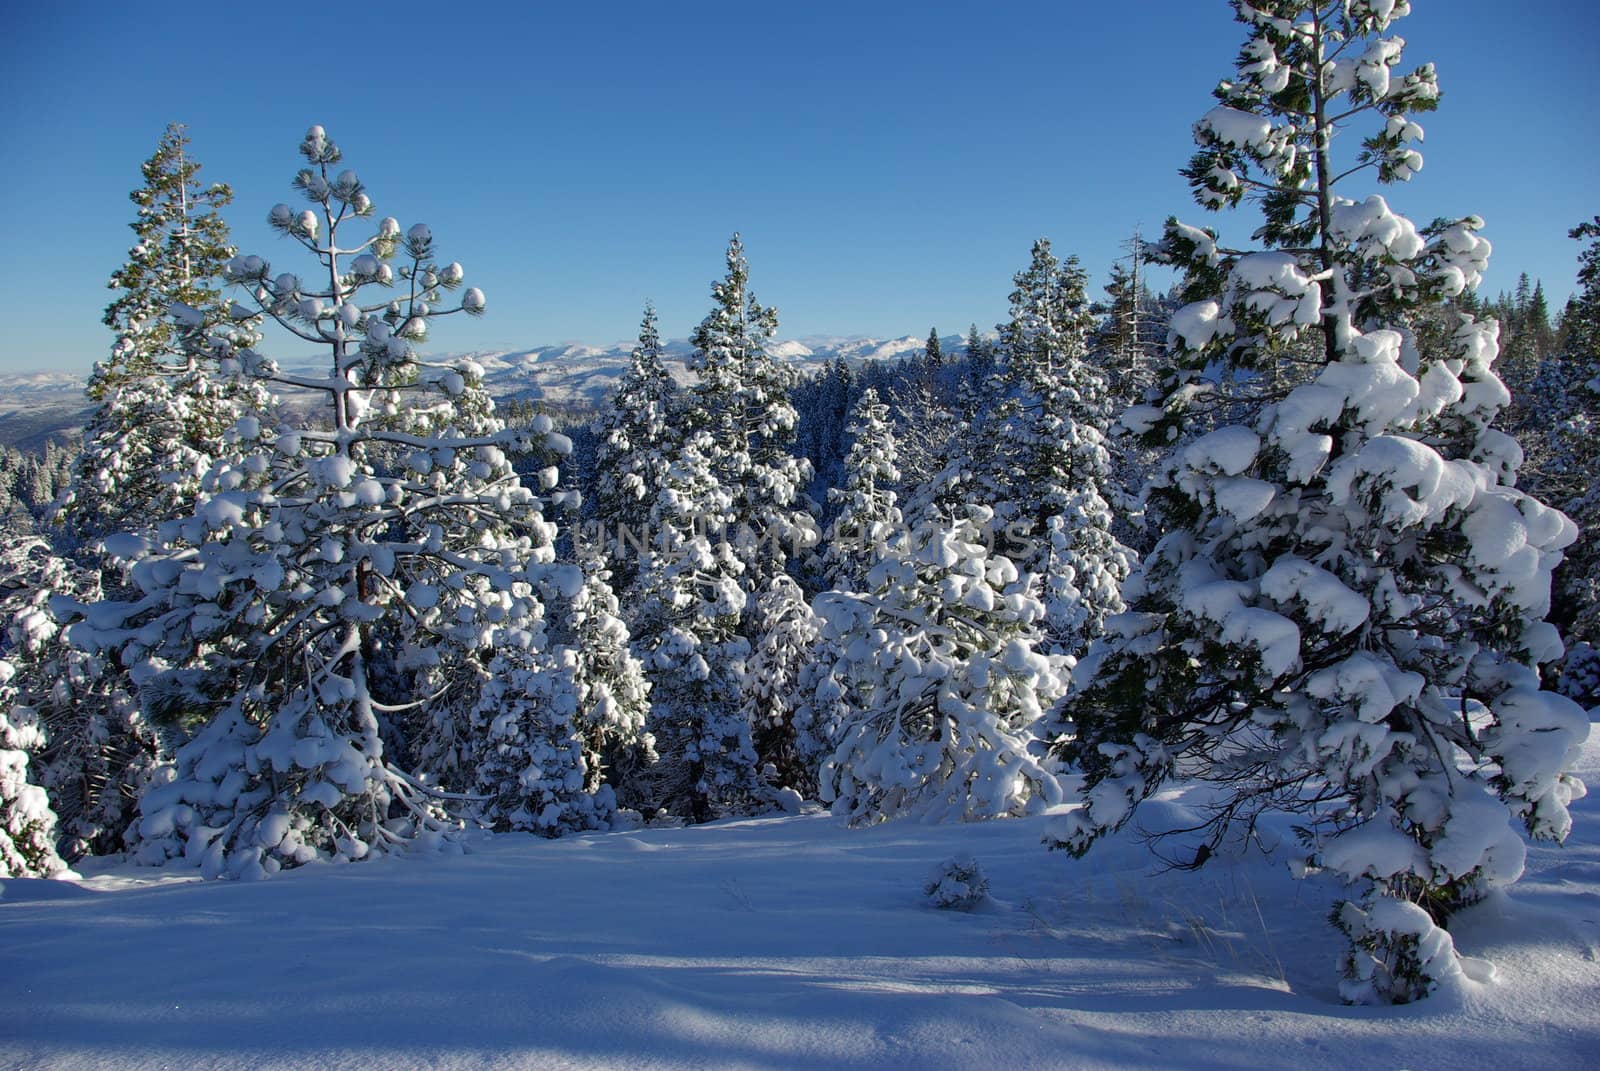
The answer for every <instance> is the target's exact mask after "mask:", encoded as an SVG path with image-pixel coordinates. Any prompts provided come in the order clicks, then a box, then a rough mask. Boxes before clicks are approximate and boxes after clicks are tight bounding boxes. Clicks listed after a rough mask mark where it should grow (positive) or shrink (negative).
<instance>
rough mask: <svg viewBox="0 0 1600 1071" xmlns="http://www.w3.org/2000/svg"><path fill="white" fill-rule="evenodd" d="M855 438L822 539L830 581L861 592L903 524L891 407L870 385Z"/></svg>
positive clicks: (860, 404)
mask: <svg viewBox="0 0 1600 1071" xmlns="http://www.w3.org/2000/svg"><path fill="white" fill-rule="evenodd" d="M850 439H851V442H850V452H849V454H847V455H846V456H845V461H844V487H842V488H834V489H833V490H832V491H830V492H829V497H830V498H831V499H833V501H834V502H835V503H836V504H837V506H838V513H836V514H835V515H834V518H833V523H832V524H830V525H829V526H828V531H827V534H826V535H825V536H824V537H823V548H824V549H823V561H824V568H825V571H826V577H827V581H828V583H829V585H831V586H832V587H833V588H834V589H835V590H837V591H859V590H861V587H862V585H863V584H864V583H865V581H866V578H867V573H868V572H869V571H870V570H871V568H872V566H873V565H874V564H875V563H876V562H877V560H878V558H879V557H880V556H882V554H883V553H884V551H885V550H886V549H887V547H888V544H889V541H890V540H891V539H893V538H894V536H896V535H897V534H898V531H899V529H900V526H901V517H900V508H899V506H898V505H897V504H896V503H897V495H896V493H895V490H894V489H895V488H896V487H898V486H899V485H900V470H899V469H898V467H897V462H898V461H899V452H898V450H897V449H896V446H895V438H894V431H893V428H892V426H891V425H890V422H889V407H888V406H887V405H884V404H883V403H882V402H880V401H879V400H878V392H877V391H876V390H873V389H872V388H870V387H869V388H867V390H866V391H865V392H864V393H863V394H862V395H861V398H860V399H859V400H858V401H857V402H856V405H855V409H854V410H853V411H852V412H851V414H850Z"/></svg>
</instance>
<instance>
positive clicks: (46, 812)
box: [0, 660, 66, 878]
mask: <svg viewBox="0 0 1600 1071" xmlns="http://www.w3.org/2000/svg"><path fill="white" fill-rule="evenodd" d="M16 678H17V670H16V667H15V666H14V665H13V664H12V663H11V662H9V661H4V660H0V877H6V878H19V877H20V878H35V877H38V878H47V877H50V876H51V875H53V874H59V873H60V872H61V871H63V870H65V869H66V863H64V862H63V861H62V859H61V857H60V856H59V855H58V854H56V816H55V812H54V811H52V810H51V809H50V797H49V795H48V794H47V793H46V792H45V790H44V788H43V786H41V785H39V784H38V783H37V782H36V781H35V780H34V779H33V776H32V771H31V769H30V767H31V765H32V760H33V758H34V756H36V755H38V754H39V752H40V751H42V750H43V749H44V743H45V737H44V730H43V727H42V726H41V725H40V724H39V714H38V711H36V710H34V709H33V708H32V707H31V706H29V705H28V704H27V703H25V702H20V701H19V700H20V696H19V694H18V689H17V685H16Z"/></svg>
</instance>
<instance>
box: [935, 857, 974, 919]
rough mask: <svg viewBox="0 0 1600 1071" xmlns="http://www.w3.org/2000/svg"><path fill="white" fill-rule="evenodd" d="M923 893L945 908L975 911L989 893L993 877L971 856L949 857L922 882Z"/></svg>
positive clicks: (941, 908)
mask: <svg viewBox="0 0 1600 1071" xmlns="http://www.w3.org/2000/svg"><path fill="white" fill-rule="evenodd" d="M922 895H923V896H925V897H927V899H928V903H929V904H930V905H932V906H933V907H936V908H938V909H940V910H941V911H971V910H972V909H973V908H975V907H977V906H978V905H979V904H981V903H982V902H983V901H984V900H985V899H986V898H987V897H988V895H989V879H988V878H987V877H986V876H985V875H984V873H983V868H982V867H980V866H979V865H978V861H977V860H976V859H974V858H972V856H970V855H958V856H956V857H955V858H953V859H946V860H945V861H944V862H942V863H940V864H939V865H938V866H936V867H934V869H933V873H932V874H930V875H928V880H927V881H925V882H923V884H922Z"/></svg>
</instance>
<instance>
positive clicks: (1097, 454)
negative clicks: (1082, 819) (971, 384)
mask: <svg viewBox="0 0 1600 1071" xmlns="http://www.w3.org/2000/svg"><path fill="white" fill-rule="evenodd" d="M1015 281H1016V290H1015V291H1013V292H1012V295H1011V319H1010V321H1008V322H1007V323H1005V324H1003V325H1001V328H1000V339H1001V343H1000V352H1001V354H1002V356H1003V363H1002V365H1001V372H1000V377H1001V378H1000V382H999V383H997V385H996V390H995V393H999V392H1000V390H1005V391H1007V392H1008V395H1009V396H1008V397H1007V398H1006V400H1005V402H1004V403H1003V404H1001V405H1000V407H999V408H998V409H997V410H996V412H995V414H994V415H993V416H992V417H991V420H990V425H989V426H990V427H991V428H992V435H991V436H988V437H987V438H990V439H992V441H993V442H994V444H995V449H994V451H993V455H992V457H991V459H990V461H989V465H988V468H989V471H988V472H987V473H985V474H984V476H983V480H984V483H985V485H986V486H985V497H986V500H987V501H988V502H989V503H992V504H993V507H994V509H995V511H996V514H997V521H998V522H999V526H1000V527H1003V528H1004V532H1005V537H1006V538H1007V540H1008V541H1012V542H1016V543H1017V544H1019V546H1018V550H1017V552H1016V560H1017V564H1018V566H1019V568H1021V569H1022V570H1023V571H1024V572H1026V573H1030V574H1032V575H1034V576H1036V577H1038V578H1039V580H1040V582H1041V584H1042V587H1043V595H1044V600H1045V605H1046V608H1047V616H1046V631H1047V634H1048V644H1049V646H1050V648H1051V649H1052V650H1053V651H1055V652H1057V653H1062V654H1077V653H1079V652H1081V651H1082V650H1083V648H1084V646H1085V645H1086V644H1087V643H1088V641H1089V640H1090V639H1092V638H1093V637H1094V636H1096V635H1098V634H1099V632H1100V630H1101V627H1102V624H1103V622H1104V620H1105V617H1106V615H1107V614H1109V613H1117V612H1119V611H1120V610H1121V609H1122V599H1121V596H1120V595H1119V594H1118V587H1119V585H1120V584H1121V583H1122V580H1123V578H1124V577H1126V576H1127V575H1128V570H1129V568H1130V567H1131V566H1132V560H1133V555H1132V552H1130V551H1129V550H1128V549H1127V548H1126V547H1124V546H1123V545H1122V544H1121V543H1120V542H1118V541H1117V539H1116V538H1115V537H1114V536H1113V535H1112V534H1111V524H1112V516H1111V509H1110V506H1109V505H1108V504H1107V502H1106V498H1105V495H1104V493H1103V491H1102V488H1105V487H1107V485H1108V484H1109V483H1110V480H1111V458H1110V453H1109V451H1108V450H1107V448H1106V436H1105V431H1106V426H1107V423H1108V416H1109V414H1108V406H1109V399H1108V396H1107V395H1108V392H1107V386H1106V382H1105V377H1104V376H1103V375H1102V374H1101V373H1100V371H1099V370H1098V369H1096V368H1095V367H1094V366H1093V365H1092V364H1090V363H1089V362H1088V360H1087V356H1088V335H1089V331H1090V329H1091V327H1092V326H1093V323H1092V318H1091V316H1090V313H1089V307H1088V299H1087V297H1086V296H1085V294H1084V283H1085V275H1084V273H1083V271H1082V270H1081V269H1080V268H1079V267H1078V264H1077V260H1076V258H1072V257H1069V258H1067V260H1066V261H1065V262H1061V261H1058V260H1057V259H1056V257H1055V255H1054V254H1053V253H1052V252H1051V251H1050V243H1049V241H1048V240H1047V239H1043V238H1041V239H1039V240H1038V241H1037V242H1035V243H1034V245H1033V251H1032V257H1031V260H1030V263H1029V265H1028V267H1027V268H1025V269H1024V270H1023V271H1021V272H1019V273H1018V274H1017V276H1016V279H1015ZM1008 545H1009V544H1008Z"/></svg>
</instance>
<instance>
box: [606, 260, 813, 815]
mask: <svg viewBox="0 0 1600 1071" xmlns="http://www.w3.org/2000/svg"><path fill="white" fill-rule="evenodd" d="M727 265H728V271H727V274H726V276H724V277H723V278H722V279H720V280H718V281H717V282H714V283H712V285H711V297H712V303H713V304H712V309H711V312H710V313H709V314H708V315H707V316H706V318H705V320H704V321H702V322H701V324H700V326H699V327H697V328H696V329H695V332H694V335H693V342H694V346H695V354H694V359H693V367H694V369H695V371H696V372H697V373H698V375H699V381H698V382H697V383H696V385H695V387H694V389H693V390H692V391H690V392H689V397H688V399H686V401H685V404H684V406H683V408H682V410H681V411H680V413H679V424H680V426H681V431H682V434H683V438H682V440H681V441H680V442H679V443H678V445H677V449H676V451H675V455H674V457H673V461H672V464H671V466H670V468H669V469H668V471H667V474H666V476H665V477H664V482H663V486H662V492H661V494H660V495H659V496H658V498H657V501H656V504H655V508H654V512H653V514H652V533H653V538H654V544H653V548H652V552H651V554H650V555H649V558H648V560H647V562H646V565H645V568H644V569H642V570H641V576H640V578H639V581H638V582H637V583H636V586H637V587H640V588H641V589H642V594H643V597H642V598H638V599H635V600H633V601H634V605H636V606H639V607H641V615H642V616H641V618H640V620H639V621H638V622H637V623H636V626H635V634H636V635H638V636H640V637H641V642H642V643H643V649H642V650H641V652H640V653H641V657H642V658H643V661H644V663H645V667H646V672H647V673H649V674H650V679H651V686H652V732H653V733H654V735H655V737H656V740H657V742H658V745H659V747H660V751H661V757H662V767H663V770H662V772H661V773H660V774H659V775H658V777H657V781H658V782H660V783H661V784H662V785H663V791H662V793H661V796H660V799H661V801H662V803H663V804H664V805H666V806H668V807H669V809H672V810H674V811H675V812H677V813H680V814H685V816H686V817H689V818H692V819H693V820H694V821H697V822H702V821H707V820H709V819H711V818H714V817H719V816H721V815H723V814H728V813H733V812H736V811H739V810H748V809H749V808H751V807H753V806H756V805H757V804H758V803H761V802H764V801H765V799H766V798H767V797H768V796H769V795H770V790H769V787H768V786H765V785H764V784H763V783H762V782H761V780H760V778H759V776H758V770H759V769H760V767H761V762H760V761H759V760H758V757H757V755H756V752H755V751H754V746H753V742H752V741H753V734H752V725H751V723H750V720H749V713H750V711H751V710H752V709H753V708H754V707H756V706H758V705H760V699H759V697H758V696H756V695H755V694H754V693H752V692H750V691H748V690H747V686H748V683H749V678H748V677H747V676H746V673H745V669H746V659H747V658H748V656H749V654H750V652H751V650H752V649H754V648H758V647H761V646H762V645H763V644H764V641H765V636H764V635H763V631H762V630H763V628H764V627H766V626H769V625H770V626H773V627H782V628H785V629H787V625H785V624H783V622H785V621H787V620H788V615H786V614H783V613H774V614H758V613H757V612H756V611H757V609H758V600H759V599H760V598H761V597H762V596H763V595H766V594H769V593H771V592H780V593H781V592H782V591H783V590H784V589H783V587H782V586H781V585H779V586H778V587H777V588H774V584H775V582H777V581H778V580H779V579H780V578H782V577H786V576H787V570H788V563H789V554H790V551H791V550H792V549H801V550H803V549H805V548H807V547H810V546H812V545H814V544H815V543H816V538H817V533H816V525H815V522H814V521H812V519H811V517H810V515H809V514H808V513H807V512H806V511H805V510H804V508H802V507H801V506H800V504H799V501H800V492H801V489H802V488H803V487H805V485H806V483H807V481H808V480H809V479H810V477H811V472H810V466H809V465H808V464H807V463H806V462H805V461H804V460H803V459H801V458H797V457H795V456H794V455H793V454H792V453H791V452H790V447H791V445H792V444H793V442H794V432H795V422H796V413H795V409H794V406H793V404H792V403H791V402H790V399H789V392H790V389H791V388H792V387H793V385H794V381H795V374H794V372H793V370H792V369H790V368H789V367H788V366H787V365H785V364H783V363H782V362H780V361H779V360H778V359H777V358H776V357H775V356H774V355H773V354H772V353H771V352H770V350H769V348H768V347H769V345H770V343H771V341H772V338H773V335H774V333H775V332H776V331H777V325H778V318H777V311H776V310H775V309H772V308H769V307H767V306H763V305H762V304H761V303H760V302H759V301H757V300H756V297H755V295H754V294H753V293H751V292H750V290H749V285H748V284H749V266H748V264H747V263H746V261H745V257H744V246H743V244H742V243H741V242H740V240H739V236H738V235H734V236H733V240H732V241H731V242H730V243H729V245H728V253H727ZM646 573H648V575H646ZM774 765H776V764H775V763H774Z"/></svg>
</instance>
